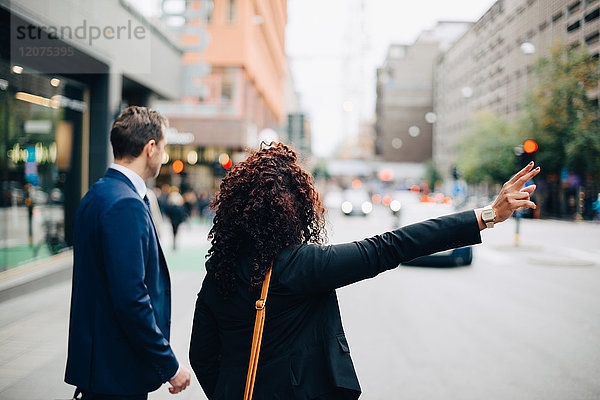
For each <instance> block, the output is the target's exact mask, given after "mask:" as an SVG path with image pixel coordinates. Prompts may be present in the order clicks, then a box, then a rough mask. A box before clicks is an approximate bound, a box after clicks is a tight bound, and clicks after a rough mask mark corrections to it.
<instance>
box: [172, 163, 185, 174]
mask: <svg viewBox="0 0 600 400" xmlns="http://www.w3.org/2000/svg"><path fill="white" fill-rule="evenodd" d="M171 167H172V168H173V171H175V173H176V174H180V173H181V172H182V171H183V161H181V160H175V161H173V165H172V166H171Z"/></svg>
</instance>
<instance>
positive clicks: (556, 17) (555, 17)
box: [552, 11, 564, 23]
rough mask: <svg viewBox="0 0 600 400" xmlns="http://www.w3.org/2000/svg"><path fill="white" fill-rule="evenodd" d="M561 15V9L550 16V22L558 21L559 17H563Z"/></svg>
mask: <svg viewBox="0 0 600 400" xmlns="http://www.w3.org/2000/svg"><path fill="white" fill-rule="evenodd" d="M563 15H564V14H563V12H562V11H559V12H557V13H556V14H554V15H553V16H552V23H556V22H558V21H559V20H560V19H561V18H562V17H563Z"/></svg>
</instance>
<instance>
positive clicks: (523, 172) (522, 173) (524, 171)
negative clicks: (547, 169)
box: [506, 161, 533, 185]
mask: <svg viewBox="0 0 600 400" xmlns="http://www.w3.org/2000/svg"><path fill="white" fill-rule="evenodd" d="M532 168H533V161H532V162H530V163H529V164H527V165H526V166H525V168H523V169H522V170H520V171H519V172H517V173H516V174H515V175H514V176H513V177H512V178H510V179H509V180H508V182H506V183H508V184H509V185H512V184H514V183H516V182H517V181H518V180H519V179H520V178H522V177H523V176H525V175H526V174H527V173H528V172H529V171H531V169H532ZM525 182H527V181H525Z"/></svg>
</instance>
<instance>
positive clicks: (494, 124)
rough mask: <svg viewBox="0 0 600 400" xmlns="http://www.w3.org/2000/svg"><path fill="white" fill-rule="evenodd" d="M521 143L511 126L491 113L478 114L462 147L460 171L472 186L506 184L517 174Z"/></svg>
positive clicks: (460, 148)
mask: <svg viewBox="0 0 600 400" xmlns="http://www.w3.org/2000/svg"><path fill="white" fill-rule="evenodd" d="M520 143H521V138H520V136H519V135H518V133H517V131H516V129H514V127H513V126H512V125H511V124H509V123H508V122H506V121H505V120H504V119H502V118H500V117H498V116H497V115H496V114H493V113H492V112H490V111H479V112H477V113H475V114H474V115H473V119H472V123H471V127H470V129H469V131H468V133H467V135H466V136H465V138H464V139H463V140H462V141H461V142H460V144H459V157H458V162H457V165H458V169H459V170H460V172H461V174H462V176H463V177H464V179H465V180H466V181H467V182H468V183H471V184H477V183H482V182H487V183H503V182H505V181H506V180H507V179H508V178H509V177H510V176H511V175H512V174H514V172H515V166H516V160H515V153H514V148H515V147H516V146H518V145H519V144H520Z"/></svg>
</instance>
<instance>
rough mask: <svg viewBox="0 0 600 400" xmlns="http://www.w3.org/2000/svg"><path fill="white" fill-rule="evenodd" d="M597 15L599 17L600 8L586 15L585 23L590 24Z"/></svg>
mask: <svg viewBox="0 0 600 400" xmlns="http://www.w3.org/2000/svg"><path fill="white" fill-rule="evenodd" d="M599 15H600V8H596V9H595V10H594V11H592V12H591V13H589V14H588V15H586V16H585V18H584V20H585V22H586V23H587V22H592V21H593V20H595V19H597V18H598V16H599Z"/></svg>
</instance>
